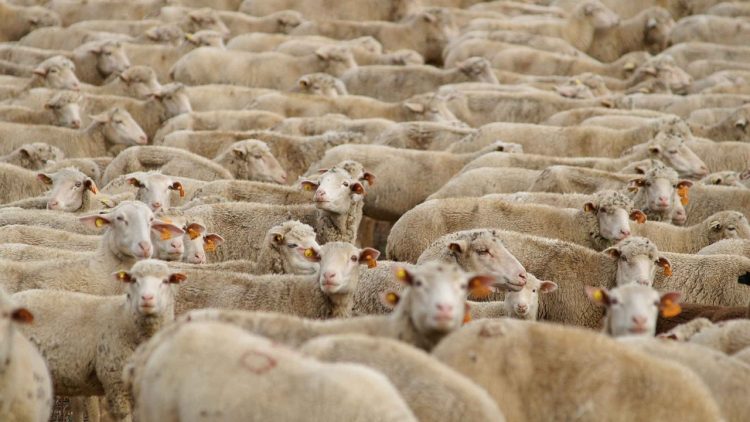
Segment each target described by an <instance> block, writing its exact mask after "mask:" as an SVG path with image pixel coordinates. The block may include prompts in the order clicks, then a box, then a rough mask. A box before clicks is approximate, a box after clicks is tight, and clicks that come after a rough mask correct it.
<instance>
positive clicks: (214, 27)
mask: <svg viewBox="0 0 750 422" xmlns="http://www.w3.org/2000/svg"><path fill="white" fill-rule="evenodd" d="M183 26H184V29H185V31H186V32H191V33H194V32H198V31H201V30H211V31H216V32H218V33H220V34H222V35H223V36H228V35H229V28H227V26H226V25H225V24H224V21H222V20H221V18H220V17H219V14H218V13H216V11H215V10H213V9H209V8H203V9H198V10H194V11H192V12H190V13H188V16H187V19H186V20H185V22H184V24H183Z"/></svg>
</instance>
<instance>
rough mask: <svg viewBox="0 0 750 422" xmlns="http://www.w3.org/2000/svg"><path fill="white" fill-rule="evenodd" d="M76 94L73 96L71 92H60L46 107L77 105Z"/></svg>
mask: <svg viewBox="0 0 750 422" xmlns="http://www.w3.org/2000/svg"><path fill="white" fill-rule="evenodd" d="M78 98H79V97H78V94H74V93H72V92H67V91H64V92H60V93H59V94H56V95H55V96H54V97H52V98H51V99H50V100H49V101H48V102H47V105H50V106H53V107H61V106H64V105H66V104H71V103H77V102H78Z"/></svg>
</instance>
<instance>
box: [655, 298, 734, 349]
mask: <svg viewBox="0 0 750 422" xmlns="http://www.w3.org/2000/svg"><path fill="white" fill-rule="evenodd" d="M681 307H682V312H680V314H679V315H677V316H675V317H671V318H664V317H659V318H658V319H657V320H656V332H657V333H658V334H659V336H660V337H666V338H671V339H674V340H680V341H684V340H688V338H687V337H692V335H693V334H694V333H690V334H686V333H685V332H684V331H683V330H681V329H680V328H677V329H676V327H684V326H687V325H688V323H692V322H693V321H698V320H705V321H706V325H710V324H711V323H717V322H721V321H727V320H732V319H740V318H748V309H747V306H714V305H701V304H696V303H683V304H682V305H681ZM695 324H697V325H701V326H700V327H698V329H703V328H704V327H703V326H702V324H701V323H700V322H698V323H695Z"/></svg>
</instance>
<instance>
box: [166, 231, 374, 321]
mask: <svg viewBox="0 0 750 422" xmlns="http://www.w3.org/2000/svg"><path fill="white" fill-rule="evenodd" d="M308 255H309V256H308ZM378 255H379V252H378V251H376V250H375V249H372V248H364V249H359V248H357V247H355V246H353V245H352V244H350V243H345V242H329V243H326V244H325V245H323V246H322V247H320V253H319V254H318V253H317V251H314V250H313V251H312V252H311V253H310V254H305V256H304V257H305V259H307V260H309V261H313V262H319V263H320V269H319V271H317V274H315V275H312V276H289V275H283V276H279V275H261V276H250V275H247V274H240V273H228V272H221V273H218V274H217V273H216V272H215V271H213V270H203V269H187V270H185V273H186V274H187V275H188V277H190V279H191V280H192V283H191V288H190V289H186V290H185V291H184V292H183V293H180V295H179V296H178V299H177V308H176V312H177V313H178V314H182V313H185V312H187V311H189V310H192V309H198V308H211V307H220V308H229V309H244V310H256V311H274V312H281V313H288V314H293V315H299V316H301V317H306V318H315V319H319V318H341V317H348V316H350V315H351V313H352V307H353V300H352V297H353V294H354V292H355V291H356V290H357V285H358V283H359V265H360V264H365V263H371V262H374V261H375V259H377V257H378ZM178 268H181V267H179V266H178ZM197 268H200V267H197ZM217 276H218V278H217ZM230 292H231V293H230Z"/></svg>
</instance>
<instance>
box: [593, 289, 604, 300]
mask: <svg viewBox="0 0 750 422" xmlns="http://www.w3.org/2000/svg"><path fill="white" fill-rule="evenodd" d="M594 300H595V301H597V302H601V301H602V300H604V295H603V294H602V291H601V290H599V289H597V290H595V291H594Z"/></svg>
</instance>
